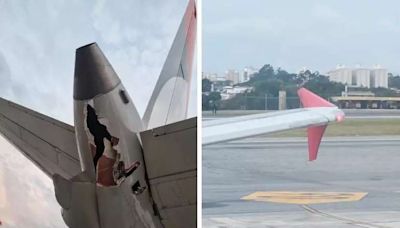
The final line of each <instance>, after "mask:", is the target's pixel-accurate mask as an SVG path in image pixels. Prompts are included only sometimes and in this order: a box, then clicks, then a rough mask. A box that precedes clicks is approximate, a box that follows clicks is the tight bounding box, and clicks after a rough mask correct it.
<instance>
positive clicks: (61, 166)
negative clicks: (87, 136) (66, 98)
mask: <svg viewBox="0 0 400 228" xmlns="http://www.w3.org/2000/svg"><path fill="white" fill-rule="evenodd" d="M0 133H1V134H2V135H3V136H4V137H5V138H6V139H7V140H8V141H9V142H11V143H12V144H14V145H15V146H16V147H17V148H18V149H20V150H21V151H22V152H23V154H24V155H25V156H26V157H28V158H29V159H30V160H32V161H33V162H34V163H35V164H36V165H37V166H38V167H39V168H40V169H42V170H43V171H44V172H45V173H46V174H47V175H49V176H52V175H53V174H55V173H58V174H60V175H62V176H64V177H66V178H71V177H73V176H75V175H76V174H78V173H79V172H80V171H81V170H80V163H79V155H78V151H77V147H76V141H75V131H74V128H73V127H72V126H70V125H68V124H65V123H62V122H60V121H58V120H55V119H53V118H50V117H48V116H45V115H43V114H40V113H38V112H35V111H33V110H30V109H28V108H25V107H22V106H20V105H17V104H15V103H13V102H10V101H7V100H5V99H2V98H0Z"/></svg>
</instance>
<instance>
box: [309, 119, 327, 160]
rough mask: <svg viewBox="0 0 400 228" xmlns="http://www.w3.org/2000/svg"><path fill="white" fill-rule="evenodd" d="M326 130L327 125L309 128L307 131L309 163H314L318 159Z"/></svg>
mask: <svg viewBox="0 0 400 228" xmlns="http://www.w3.org/2000/svg"><path fill="white" fill-rule="evenodd" d="M325 129H326V125H323V126H317V127H309V128H308V129H307V136H308V160H309V161H314V160H316V159H317V155H318V149H319V145H320V144H321V140H322V136H323V135H324V132H325Z"/></svg>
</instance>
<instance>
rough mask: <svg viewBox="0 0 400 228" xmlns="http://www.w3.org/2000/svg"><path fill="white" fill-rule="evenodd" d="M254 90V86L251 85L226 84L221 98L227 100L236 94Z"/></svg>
mask: <svg viewBox="0 0 400 228" xmlns="http://www.w3.org/2000/svg"><path fill="white" fill-rule="evenodd" d="M252 90H253V87H250V86H224V88H223V90H222V92H221V99H222V100H227V99H230V98H232V97H234V96H236V94H240V93H246V92H251V91H252Z"/></svg>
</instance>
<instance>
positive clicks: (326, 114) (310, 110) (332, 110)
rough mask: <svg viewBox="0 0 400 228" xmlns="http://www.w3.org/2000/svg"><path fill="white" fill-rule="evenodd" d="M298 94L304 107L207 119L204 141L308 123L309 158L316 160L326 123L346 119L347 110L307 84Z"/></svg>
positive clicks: (211, 142)
mask: <svg viewBox="0 0 400 228" xmlns="http://www.w3.org/2000/svg"><path fill="white" fill-rule="evenodd" d="M298 94H299V97H300V101H301V103H302V105H303V107H304V108H300V109H292V110H287V111H277V112H272V113H264V114H255V115H247V116H240V117H233V118H226V119H220V120H214V121H206V122H204V123H203V130H202V134H203V137H202V140H203V142H202V143H203V145H207V144H213V143H218V142H223V141H229V140H234V139H240V138H246V137H251V136H255V135H261V134H267V133H273V132H279V131H285V130H290V129H296V128H305V127H307V128H308V130H307V133H308V146H309V160H310V161H311V160H315V159H316V158H317V153H318V148H319V144H320V142H321V139H322V135H323V133H324V131H325V128H326V125H327V124H329V123H331V122H336V121H337V122H340V121H342V120H343V118H344V113H343V112H342V111H341V110H340V109H338V108H337V107H336V106H334V105H333V104H331V103H329V102H328V101H326V100H324V99H322V98H320V97H318V96H317V95H315V94H313V93H312V92H310V91H308V90H307V89H305V88H301V89H300V90H299V91H298Z"/></svg>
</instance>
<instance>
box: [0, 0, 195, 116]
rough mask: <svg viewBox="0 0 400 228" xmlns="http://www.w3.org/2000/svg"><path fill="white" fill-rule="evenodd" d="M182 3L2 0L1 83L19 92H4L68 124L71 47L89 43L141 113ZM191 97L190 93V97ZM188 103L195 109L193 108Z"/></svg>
mask: <svg viewBox="0 0 400 228" xmlns="http://www.w3.org/2000/svg"><path fill="white" fill-rule="evenodd" d="M186 4H187V1H186V0H175V1H168V2H166V1H161V2H160V1H139V0H131V1H126V2H124V4H115V3H114V2H112V1H95V2H82V1H78V0H72V1H49V0H47V1H43V2H41V3H40V4H38V3H37V1H32V0H28V1H23V2H22V1H4V2H1V8H0V43H1V44H7V45H0V52H2V53H3V55H4V58H5V61H7V63H8V65H9V68H10V70H11V78H12V80H11V82H8V83H7V82H5V83H6V84H8V85H9V86H10V87H15V89H16V90H18V92H19V93H20V94H11V95H9V96H8V97H7V98H9V99H12V100H16V101H18V102H21V103H22V104H23V105H27V106H29V107H31V108H33V109H35V110H40V111H41V112H44V113H46V114H50V115H51V116H53V117H56V118H59V119H62V120H63V121H66V122H69V123H71V122H72V83H73V81H72V79H73V76H72V75H73V69H74V52H75V49H76V48H77V47H79V46H82V45H84V44H87V43H90V42H94V41H95V42H97V43H98V44H99V45H100V47H101V48H102V50H103V51H104V52H105V54H106V56H107V57H108V59H109V60H110V62H111V63H112V64H113V66H114V68H115V70H116V71H117V73H118V74H119V76H120V77H121V80H122V81H123V83H124V85H125V87H127V89H128V91H129V93H130V95H131V97H132V99H133V100H134V102H135V104H136V107H137V109H138V111H139V112H140V113H143V112H144V109H145V107H146V105H147V102H148V99H149V98H150V95H151V92H152V90H153V87H154V85H155V82H156V79H157V77H158V75H159V73H160V71H161V67H162V64H163V63H164V60H165V58H166V56H167V53H168V50H169V48H170V45H171V43H172V40H173V38H174V36H175V33H176V31H177V28H178V25H179V23H180V20H181V18H182V15H183V12H184V10H185V7H186ZM24 87H25V88H24ZM24 91H25V92H24ZM192 95H194V94H193V93H192ZM49 96H50V97H51V99H48V97H49ZM28 97H32V98H31V99H29V98H28ZM46 97H47V99H46ZM49 101H50V102H49ZM195 101H196V97H195V96H192V97H191V103H195ZM49 104H50V105H49ZM191 107H192V108H191V110H190V113H191V115H195V113H196V110H195V108H194V107H195V106H194V105H191Z"/></svg>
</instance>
